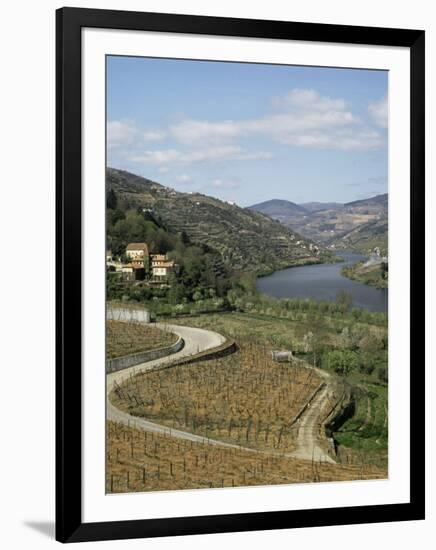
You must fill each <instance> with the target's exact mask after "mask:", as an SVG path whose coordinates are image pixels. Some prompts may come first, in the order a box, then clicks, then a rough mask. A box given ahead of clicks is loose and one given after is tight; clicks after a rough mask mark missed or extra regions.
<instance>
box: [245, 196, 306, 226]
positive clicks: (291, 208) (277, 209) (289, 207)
mask: <svg viewBox="0 0 436 550" xmlns="http://www.w3.org/2000/svg"><path fill="white" fill-rule="evenodd" d="M249 209H250V210H255V211H256V212H260V213H261V214H265V215H267V216H269V217H270V218H274V219H276V220H279V221H282V220H281V218H283V219H286V218H287V217H289V216H304V215H306V214H307V212H308V211H307V210H306V209H305V208H302V207H301V206H299V205H298V204H295V202H291V201H285V200H280V199H272V200H270V201H265V202H260V203H259V204H253V206H249Z"/></svg>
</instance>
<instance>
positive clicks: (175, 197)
mask: <svg viewBox="0 0 436 550" xmlns="http://www.w3.org/2000/svg"><path fill="white" fill-rule="evenodd" d="M106 186H107V190H108V191H109V190H111V189H112V190H113V191H114V192H115V194H116V196H117V198H118V200H119V201H122V202H123V204H124V207H126V206H127V207H128V208H131V209H135V210H137V209H142V210H143V211H144V212H146V213H147V215H148V216H153V218H154V219H155V220H157V221H158V223H159V224H161V225H162V227H165V229H166V230H167V231H170V232H173V233H181V234H182V233H185V234H186V235H187V236H188V238H189V240H190V241H191V242H192V243H197V244H202V245H206V246H207V247H209V248H210V249H211V250H214V251H216V252H217V253H219V254H220V256H221V258H222V261H223V262H224V263H225V264H226V265H227V266H228V267H230V268H232V269H234V270H239V271H249V272H254V273H256V274H261V273H267V272H270V271H273V270H277V269H281V268H284V267H288V266H292V265H299V264H304V263H315V262H321V261H323V260H325V259H326V258H330V257H331V253H329V252H327V251H326V250H325V249H324V248H323V247H321V246H319V245H316V244H314V243H313V242H312V241H311V240H309V239H306V238H304V237H302V236H301V235H300V234H298V233H296V232H295V231H293V230H292V229H290V228H288V227H286V226H284V225H283V224H281V223H280V222H278V221H276V220H273V219H271V218H270V217H268V216H266V215H264V214H262V213H259V212H256V211H253V210H250V209H247V208H240V207H238V206H236V205H233V204H229V203H227V202H223V201H220V200H218V199H215V198H212V197H208V196H206V195H202V194H200V193H192V194H191V193H180V192H178V191H175V190H174V189H171V188H169V187H165V186H163V185H160V184H158V183H156V182H153V181H151V180H148V179H145V178H141V177H139V176H136V175H134V174H130V173H129V172H125V171H122V170H116V169H112V168H108V170H107V173H106ZM291 204H292V203H291ZM295 206H297V205H295ZM297 208H299V207H298V206H297Z"/></svg>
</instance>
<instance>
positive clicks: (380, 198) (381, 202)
mask: <svg viewBox="0 0 436 550" xmlns="http://www.w3.org/2000/svg"><path fill="white" fill-rule="evenodd" d="M344 206H345V207H346V208H371V209H373V208H376V209H381V210H386V211H387V208H388V194H387V193H383V194H382V195H376V196H375V197H370V198H369V199H362V200H358V201H353V202H347V203H346V204H344Z"/></svg>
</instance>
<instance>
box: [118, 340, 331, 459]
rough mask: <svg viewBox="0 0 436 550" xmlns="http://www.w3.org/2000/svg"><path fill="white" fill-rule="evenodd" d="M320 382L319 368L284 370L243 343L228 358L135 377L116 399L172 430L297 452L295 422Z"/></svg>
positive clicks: (288, 367)
mask: <svg viewBox="0 0 436 550" xmlns="http://www.w3.org/2000/svg"><path fill="white" fill-rule="evenodd" d="M320 384H321V380H320V378H319V377H318V376H317V374H316V372H315V371H314V370H313V369H307V368H304V367H301V366H297V365H296V364H289V363H286V364H278V363H276V362H274V361H273V360H272V359H271V356H270V354H269V353H268V351H267V349H266V348H265V347H261V346H258V345H256V344H254V343H251V342H241V343H240V350H239V351H238V352H237V353H235V354H233V355H230V356H228V357H224V358H220V359H216V360H208V361H202V362H198V363H195V364H190V365H184V366H179V367H176V368H170V369H165V370H161V371H154V372H153V371H148V372H147V371H146V372H143V373H141V374H138V375H136V376H134V377H130V378H129V379H127V380H126V381H125V382H124V383H123V384H122V385H121V386H117V387H116V388H115V389H114V391H113V393H112V395H111V401H112V402H113V403H114V405H115V406H116V407H117V408H119V409H122V410H125V411H126V412H128V413H129V414H131V415H134V416H139V417H144V418H147V419H148V420H152V421H154V422H156V423H159V424H164V425H166V426H168V427H171V428H180V429H183V430H186V431H189V432H191V433H195V434H198V435H201V436H204V437H206V438H212V439H219V440H221V441H226V442H230V443H236V444H238V445H243V446H245V447H252V448H256V449H261V450H269V451H279V452H283V453H284V452H290V451H292V450H294V448H295V437H296V433H297V430H298V425H297V423H296V422H295V420H296V416H297V414H298V413H299V411H300V410H301V408H302V407H303V406H304V405H305V404H306V403H307V402H308V401H309V400H310V397H311V396H312V395H313V393H314V392H315V391H316V390H317V388H319V386H320Z"/></svg>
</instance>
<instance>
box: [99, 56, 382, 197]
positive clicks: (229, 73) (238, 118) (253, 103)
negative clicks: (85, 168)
mask: <svg viewBox="0 0 436 550" xmlns="http://www.w3.org/2000/svg"><path fill="white" fill-rule="evenodd" d="M387 93H388V73H387V72H384V71H371V70H356V69H331V68H323V67H293V66H283V65H258V64H244V63H224V62H209V61H184V60H183V61H182V60H170V59H148V58H137V57H130V58H129V57H112V56H111V57H108V58H107V133H108V143H107V150H108V165H109V166H112V167H114V168H122V169H124V170H129V171H131V172H133V173H135V174H139V175H142V176H145V177H147V178H149V179H152V180H155V181H157V182H159V183H162V184H163V185H167V186H170V187H173V188H174V189H176V190H177V191H183V192H200V193H204V194H206V195H212V196H215V197H218V198H220V199H222V200H228V201H233V202H236V203H237V204H239V205H241V206H248V205H251V204H254V203H257V202H261V201H264V200H269V199H273V198H278V199H287V200H290V201H293V202H297V203H301V202H308V201H338V202H348V201H352V200H356V199H360V198H365V197H370V196H373V195H377V194H380V193H385V192H386V191H387V170H388V152H387V110H388V109H387Z"/></svg>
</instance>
